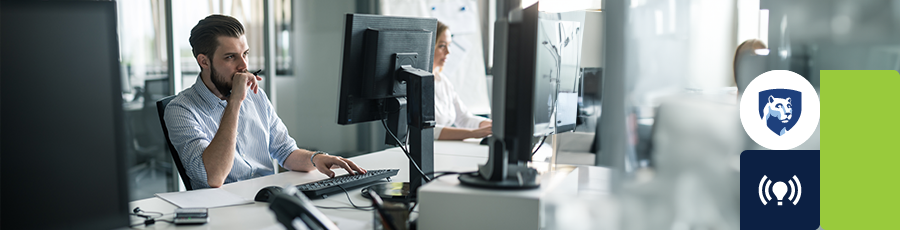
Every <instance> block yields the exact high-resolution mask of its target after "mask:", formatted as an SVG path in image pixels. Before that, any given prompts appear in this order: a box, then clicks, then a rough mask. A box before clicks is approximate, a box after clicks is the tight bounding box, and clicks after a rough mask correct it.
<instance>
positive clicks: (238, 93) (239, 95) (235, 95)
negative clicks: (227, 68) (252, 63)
mask: <svg viewBox="0 0 900 230" xmlns="http://www.w3.org/2000/svg"><path fill="white" fill-rule="evenodd" d="M261 80H262V77H259V76H256V75H253V74H252V73H250V72H247V71H246V70H245V71H244V72H237V73H235V74H234V76H232V77H231V96H229V97H228V102H229V103H232V102H239V101H244V98H246V97H247V91H249V90H252V91H253V93H259V81H261ZM235 100H237V101H235Z"/></svg>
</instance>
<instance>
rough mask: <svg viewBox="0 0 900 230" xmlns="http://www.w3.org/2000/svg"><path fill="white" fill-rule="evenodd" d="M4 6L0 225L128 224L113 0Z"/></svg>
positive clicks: (107, 226)
mask: <svg viewBox="0 0 900 230" xmlns="http://www.w3.org/2000/svg"><path fill="white" fill-rule="evenodd" d="M0 8H2V14H0V22H2V26H0V34H2V38H0V39H2V41H3V43H2V45H0V49H2V50H3V52H2V54H0V59H2V60H3V61H2V67H0V69H2V76H3V79H2V80H3V84H2V91H0V92H2V93H0V95H2V96H0V97H2V99H3V110H2V117H3V119H2V125H0V126H2V127H3V130H2V147H0V150H2V159H3V161H2V174H0V175H2V180H0V181H2V182H0V184H2V188H3V193H2V203H3V206H2V226H0V228H3V229H113V228H118V227H127V226H128V223H129V217H128V187H127V171H126V170H125V162H126V161H125V159H124V158H125V154H124V138H123V137H124V136H125V135H124V126H123V122H122V89H121V88H122V86H121V84H120V81H121V79H120V73H121V72H120V64H119V47H118V45H119V42H118V38H117V32H116V3H115V2H97V1H92V2H87V1H79V2H25V1H16V2H13V1H4V2H3V3H2V6H0Z"/></svg>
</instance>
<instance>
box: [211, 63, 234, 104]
mask: <svg viewBox="0 0 900 230" xmlns="http://www.w3.org/2000/svg"><path fill="white" fill-rule="evenodd" d="M209 63H210V67H209V71H210V72H209V80H211V81H212V83H213V85H215V86H216V90H218V91H219V93H220V94H222V96H225V97H226V98H227V97H228V96H231V86H228V83H227V82H222V81H221V79H220V78H219V77H221V76H219V73H218V72H216V68H215V67H213V66H212V61H210V62H209ZM222 79H224V78H222Z"/></svg>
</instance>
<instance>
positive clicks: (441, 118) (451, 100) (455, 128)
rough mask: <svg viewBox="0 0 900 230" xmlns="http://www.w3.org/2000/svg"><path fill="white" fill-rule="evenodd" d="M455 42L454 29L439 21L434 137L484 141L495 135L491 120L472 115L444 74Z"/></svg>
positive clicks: (433, 71)
mask: <svg viewBox="0 0 900 230" xmlns="http://www.w3.org/2000/svg"><path fill="white" fill-rule="evenodd" d="M451 39H452V36H451V35H450V28H449V27H447V25H445V24H444V23H441V22H440V21H439V22H438V25H437V41H435V43H434V44H435V45H434V65H433V66H432V70H431V71H432V73H433V74H434V117H435V121H436V122H437V124H436V125H435V127H434V137H435V139H437V140H462V139H466V138H482V137H485V136H487V135H490V134H491V120H490V119H487V118H483V117H479V116H475V115H472V113H470V112H469V111H468V109H467V108H466V105H464V104H463V102H462V101H461V100H459V95H458V94H456V90H455V89H454V88H453V84H451V83H450V80H449V79H447V76H445V75H444V74H442V73H441V71H442V70H443V69H444V63H446V61H447V55H449V54H450V42H451V41H452V40H451Z"/></svg>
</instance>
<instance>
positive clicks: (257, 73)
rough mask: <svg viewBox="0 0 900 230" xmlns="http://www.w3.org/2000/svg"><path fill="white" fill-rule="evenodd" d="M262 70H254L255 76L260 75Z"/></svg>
mask: <svg viewBox="0 0 900 230" xmlns="http://www.w3.org/2000/svg"><path fill="white" fill-rule="evenodd" d="M260 72H262V69H260V70H257V71H256V72H253V76H259V73H260Z"/></svg>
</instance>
